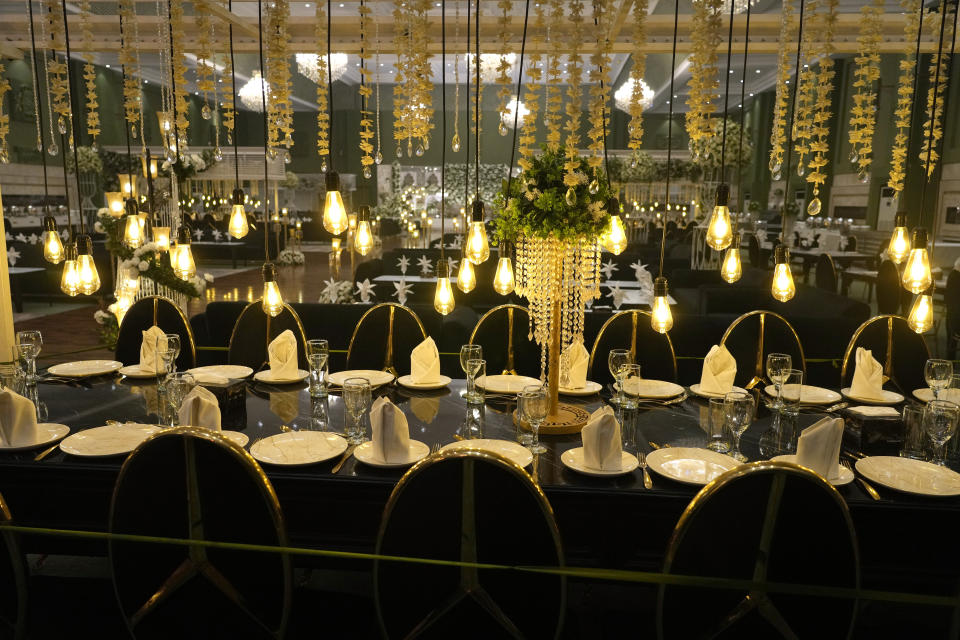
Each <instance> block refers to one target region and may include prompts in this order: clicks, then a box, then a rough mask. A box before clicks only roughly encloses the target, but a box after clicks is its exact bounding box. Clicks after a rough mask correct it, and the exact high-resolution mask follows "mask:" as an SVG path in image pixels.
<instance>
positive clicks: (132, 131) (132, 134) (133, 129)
mask: <svg viewBox="0 0 960 640" xmlns="http://www.w3.org/2000/svg"><path fill="white" fill-rule="evenodd" d="M130 137H131V138H133V139H134V140H136V139H137V126H136V125H133V124H132V125H130Z"/></svg>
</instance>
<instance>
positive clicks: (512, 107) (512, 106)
mask: <svg viewBox="0 0 960 640" xmlns="http://www.w3.org/2000/svg"><path fill="white" fill-rule="evenodd" d="M516 110H517V99H516V98H512V99H511V100H510V102H508V103H507V110H506V111H505V112H504V113H502V114H500V122H502V123H503V124H505V125H506V126H508V127H510V128H511V129H512V128H513V119H514V114H515V112H516ZM528 115H530V109H527V106H526V105H525V104H523V100H521V101H520V113H519V114H518V115H517V116H516V118H517V126H518V127H522V126H523V119H524V118H526V117H527V116H528Z"/></svg>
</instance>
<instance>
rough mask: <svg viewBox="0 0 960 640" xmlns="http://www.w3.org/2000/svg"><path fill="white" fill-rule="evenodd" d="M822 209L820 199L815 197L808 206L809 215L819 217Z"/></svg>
mask: <svg viewBox="0 0 960 640" xmlns="http://www.w3.org/2000/svg"><path fill="white" fill-rule="evenodd" d="M820 208H821V204H820V198H818V197H816V196H814V198H813V200H811V201H810V204H808V205H807V215H810V216H815V215H818V214H819V213H820Z"/></svg>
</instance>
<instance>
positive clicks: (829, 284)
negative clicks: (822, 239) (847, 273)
mask: <svg viewBox="0 0 960 640" xmlns="http://www.w3.org/2000/svg"><path fill="white" fill-rule="evenodd" d="M817 288H818V289H826V290H827V291H829V292H831V293H836V292H837V267H836V265H835V264H834V263H833V258H831V257H830V254H829V253H821V254H820V257H819V258H817Z"/></svg>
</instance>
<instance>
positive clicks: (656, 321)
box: [650, 276, 673, 333]
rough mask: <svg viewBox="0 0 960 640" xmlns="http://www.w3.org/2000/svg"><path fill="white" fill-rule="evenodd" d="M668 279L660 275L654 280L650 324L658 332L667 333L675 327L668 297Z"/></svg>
mask: <svg viewBox="0 0 960 640" xmlns="http://www.w3.org/2000/svg"><path fill="white" fill-rule="evenodd" d="M667 292H668V288H667V279H666V278H664V277H662V276H661V277H658V278H657V279H656V280H654V281H653V308H652V309H651V311H650V326H651V327H653V330H654V331H656V332H657V333H666V332H667V331H670V329H672V328H673V312H672V311H670V301H669V300H668V299H667Z"/></svg>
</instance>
